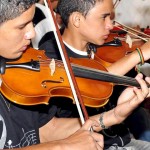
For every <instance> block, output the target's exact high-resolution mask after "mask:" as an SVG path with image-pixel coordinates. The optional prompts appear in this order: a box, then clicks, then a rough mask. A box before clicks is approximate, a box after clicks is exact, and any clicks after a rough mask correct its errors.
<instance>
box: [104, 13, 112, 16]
mask: <svg viewBox="0 0 150 150" xmlns="http://www.w3.org/2000/svg"><path fill="white" fill-rule="evenodd" d="M110 15H111V13H106V14H102V16H103V17H107V16H110Z"/></svg>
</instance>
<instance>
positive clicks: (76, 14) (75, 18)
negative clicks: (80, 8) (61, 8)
mask: <svg viewBox="0 0 150 150" xmlns="http://www.w3.org/2000/svg"><path fill="white" fill-rule="evenodd" d="M81 17H82V15H81V13H79V12H74V13H73V14H72V15H71V22H72V25H74V26H75V27H76V28H79V27H80V22H81Z"/></svg>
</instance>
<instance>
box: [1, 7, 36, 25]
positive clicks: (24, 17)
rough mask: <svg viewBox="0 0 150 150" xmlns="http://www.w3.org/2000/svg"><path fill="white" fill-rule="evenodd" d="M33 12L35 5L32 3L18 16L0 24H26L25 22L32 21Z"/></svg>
mask: <svg viewBox="0 0 150 150" xmlns="http://www.w3.org/2000/svg"><path fill="white" fill-rule="evenodd" d="M34 13H35V5H32V6H31V7H30V8H29V9H28V10H26V11H25V12H23V13H22V14H21V15H20V16H18V17H16V18H14V19H12V20H8V21H6V22H5V23H3V24H2V26H7V27H8V26H10V27H14V26H17V25H21V24H26V23H27V22H30V21H32V19H33V16H34Z"/></svg>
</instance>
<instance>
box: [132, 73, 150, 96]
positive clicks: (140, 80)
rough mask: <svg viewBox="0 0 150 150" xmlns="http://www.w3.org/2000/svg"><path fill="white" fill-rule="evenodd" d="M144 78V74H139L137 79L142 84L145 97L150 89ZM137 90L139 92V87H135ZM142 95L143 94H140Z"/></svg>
mask: <svg viewBox="0 0 150 150" xmlns="http://www.w3.org/2000/svg"><path fill="white" fill-rule="evenodd" d="M142 78H143V75H142V74H138V75H137V76H136V80H137V81H138V83H139V84H140V86H141V90H142V94H143V96H144V97H146V96H147V94H148V92H149V89H148V87H147V84H146V82H145V81H144V80H143V79H142ZM134 90H135V91H137V92H138V90H137V88H134ZM138 95H139V96H140V93H139V92H138ZM140 97H141V96H140Z"/></svg>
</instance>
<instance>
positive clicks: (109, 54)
mask: <svg viewBox="0 0 150 150" xmlns="http://www.w3.org/2000/svg"><path fill="white" fill-rule="evenodd" d="M123 36H124V35H119V34H118V33H111V34H110V35H109V37H108V39H107V40H106V43H107V42H109V41H111V40H112V39H116V38H118V37H120V39H121V38H123ZM118 40H119V39H118ZM120 42H121V44H120V45H119V46H99V47H97V51H96V55H95V57H96V60H98V61H100V62H101V63H102V64H103V65H104V66H105V67H108V66H110V65H111V64H112V63H114V62H116V61H117V60H119V59H121V58H123V57H124V56H126V55H128V54H129V53H131V52H133V51H134V50H135V49H136V48H137V47H141V45H143V44H144V41H142V40H136V41H134V42H133V43H132V47H131V48H130V47H129V45H128V44H127V43H126V42H125V41H123V40H120Z"/></svg>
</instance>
